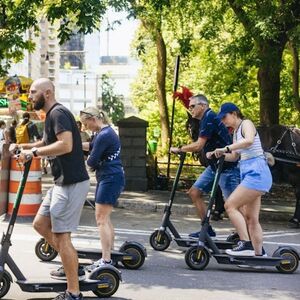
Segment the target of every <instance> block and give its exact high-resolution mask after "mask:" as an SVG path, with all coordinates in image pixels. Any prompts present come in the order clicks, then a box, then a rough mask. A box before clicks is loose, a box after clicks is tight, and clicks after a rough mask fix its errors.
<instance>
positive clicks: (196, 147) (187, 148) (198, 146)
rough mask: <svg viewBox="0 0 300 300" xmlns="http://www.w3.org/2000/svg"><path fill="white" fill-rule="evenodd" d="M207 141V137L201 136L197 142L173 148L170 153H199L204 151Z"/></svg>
mask: <svg viewBox="0 0 300 300" xmlns="http://www.w3.org/2000/svg"><path fill="white" fill-rule="evenodd" d="M206 141H207V138H206V137H202V136H199V138H198V140H197V141H196V142H193V143H191V144H188V145H184V146H181V147H171V148H170V151H171V152H173V153H179V152H199V151H201V150H202V149H203V147H204V145H205V143H206Z"/></svg>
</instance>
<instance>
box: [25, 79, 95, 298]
mask: <svg viewBox="0 0 300 300" xmlns="http://www.w3.org/2000/svg"><path fill="white" fill-rule="evenodd" d="M29 98H30V99H31V101H32V103H33V107H34V109H35V110H43V111H44V112H45V113H46V119H45V128H44V134H43V139H42V140H41V141H37V142H35V143H32V144H21V145H20V147H22V148H23V149H25V150H23V151H22V157H25V155H28V154H30V155H32V156H34V157H38V156H41V157H48V158H49V160H50V165H51V171H52V175H53V177H54V185H53V187H52V188H51V189H50V190H48V192H47V195H46V196H45V198H44V199H43V202H42V204H41V207H40V209H39V211H38V213H37V215H36V217H35V219H34V221H33V227H34V229H35V230H36V231H37V232H38V233H39V234H41V235H42V236H43V237H44V238H45V239H46V240H47V242H49V244H50V245H51V246H53V247H54V248H55V249H56V250H57V251H58V253H59V255H60V257H61V260H62V264H63V266H62V267H60V268H59V269H58V270H54V271H52V272H51V277H53V278H56V279H64V280H65V279H67V290H66V291H65V293H64V294H60V295H58V296H57V297H56V298H55V299H61V300H63V299H68V300H72V299H76V300H79V299H83V298H82V294H81V293H80V290H79V282H78V281H79V280H83V279H84V278H85V271H84V269H83V268H81V267H79V266H78V256H77V252H76V250H75V249H74V247H73V245H72V242H71V232H74V231H76V229H77V226H78V224H79V220H80V215H81V211H82V207H83V205H84V202H85V199H86V196H87V193H88V190H89V186H90V183H89V176H88V173H87V171H86V168H85V164H84V157H83V152H82V144H81V138H80V133H79V130H78V127H77V124H76V121H75V119H74V116H73V115H72V113H71V112H70V111H69V110H68V109H67V108H66V107H64V106H63V105H61V104H59V103H58V102H57V101H56V100H55V88H54V85H53V83H52V82H51V81H50V80H49V79H47V78H40V79H38V80H35V81H34V82H33V83H32V85H31V87H30V91H29ZM26 149H27V150H26Z"/></svg>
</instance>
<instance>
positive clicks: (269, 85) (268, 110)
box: [257, 39, 286, 125]
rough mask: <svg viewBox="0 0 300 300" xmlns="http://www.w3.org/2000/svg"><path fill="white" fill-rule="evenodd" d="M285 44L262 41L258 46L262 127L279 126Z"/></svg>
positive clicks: (283, 42) (283, 40)
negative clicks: (281, 74)
mask: <svg viewBox="0 0 300 300" xmlns="http://www.w3.org/2000/svg"><path fill="white" fill-rule="evenodd" d="M285 44H286V40H285V39H282V40H281V41H280V43H275V42H272V41H261V42H260V43H259V44H258V55H259V58H260V60H261V65H260V67H259V69H258V75H257V78H258V83H259V91H260V124H261V125H274V124H279V99H280V98H279V97H280V95H279V93H280V70H281V63H282V53H283V49H284V46H285Z"/></svg>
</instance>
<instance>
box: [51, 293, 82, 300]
mask: <svg viewBox="0 0 300 300" xmlns="http://www.w3.org/2000/svg"><path fill="white" fill-rule="evenodd" d="M82 299H83V296H82V294H81V293H80V294H79V295H78V296H74V295H72V294H71V293H70V292H68V291H65V292H63V293H61V294H59V295H57V296H56V297H55V298H53V300H82Z"/></svg>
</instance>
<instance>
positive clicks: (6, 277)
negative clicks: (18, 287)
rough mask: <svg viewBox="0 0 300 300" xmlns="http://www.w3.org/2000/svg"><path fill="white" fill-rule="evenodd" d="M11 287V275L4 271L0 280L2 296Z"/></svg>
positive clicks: (0, 293) (0, 295)
mask: <svg viewBox="0 0 300 300" xmlns="http://www.w3.org/2000/svg"><path fill="white" fill-rule="evenodd" d="M9 289H10V278H9V275H8V274H7V273H6V271H4V274H3V277H2V279H1V281H0V298H3V297H4V296H5V295H6V294H7V293H8V291H9Z"/></svg>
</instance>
